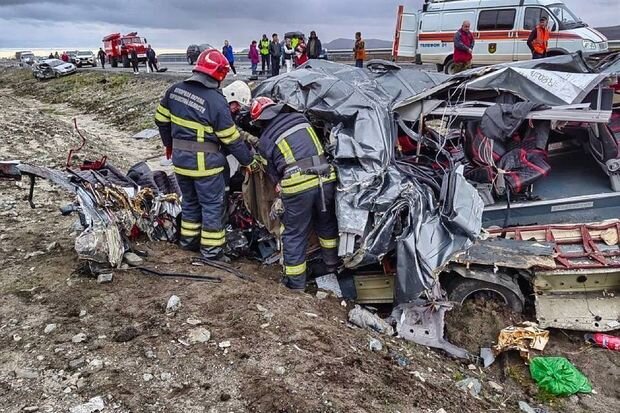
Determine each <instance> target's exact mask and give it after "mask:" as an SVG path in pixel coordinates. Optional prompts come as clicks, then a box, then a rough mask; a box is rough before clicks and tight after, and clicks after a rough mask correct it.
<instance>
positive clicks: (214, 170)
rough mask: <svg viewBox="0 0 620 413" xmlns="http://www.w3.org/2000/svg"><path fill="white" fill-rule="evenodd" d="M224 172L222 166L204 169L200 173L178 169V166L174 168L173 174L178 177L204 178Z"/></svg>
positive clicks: (194, 170)
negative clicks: (176, 174)
mask: <svg viewBox="0 0 620 413" xmlns="http://www.w3.org/2000/svg"><path fill="white" fill-rule="evenodd" d="M223 170H224V167H223V166H220V167H218V168H211V169H205V170H202V171H197V170H196V169H185V168H179V167H178V166H175V167H174V172H176V173H178V174H179V175H183V176H189V177H190V178H204V177H206V176H213V175H217V174H219V173H221V172H222V171H223Z"/></svg>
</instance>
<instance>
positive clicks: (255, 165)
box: [246, 158, 261, 174]
mask: <svg viewBox="0 0 620 413" xmlns="http://www.w3.org/2000/svg"><path fill="white" fill-rule="evenodd" d="M246 169H247V171H248V172H249V173H250V174H253V173H256V172H258V171H260V169H261V166H260V163H259V162H258V160H257V159H256V158H254V160H253V161H252V163H250V164H249V165H248V166H246Z"/></svg>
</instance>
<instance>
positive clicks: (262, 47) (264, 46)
mask: <svg viewBox="0 0 620 413" xmlns="http://www.w3.org/2000/svg"><path fill="white" fill-rule="evenodd" d="M270 44H271V42H270V41H269V39H268V38H267V35H266V34H263V38H262V39H260V42H259V44H258V51H259V52H260V61H261V71H260V73H261V75H264V74H265V73H267V72H269V71H270V70H271V56H269V45H270ZM265 64H266V65H267V72H265Z"/></svg>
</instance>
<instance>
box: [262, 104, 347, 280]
mask: <svg viewBox="0 0 620 413" xmlns="http://www.w3.org/2000/svg"><path fill="white" fill-rule="evenodd" d="M283 109H284V105H282V104H276V103H275V102H274V101H273V100H271V99H269V98H266V97H258V98H256V99H254V101H253V102H252V106H251V109H250V116H251V118H252V120H253V121H254V122H255V124H256V126H259V127H260V128H261V129H262V133H261V136H260V139H259V143H258V152H259V154H260V155H261V156H262V157H263V158H264V159H265V160H266V161H267V165H266V169H267V173H268V175H269V176H270V178H271V180H272V181H273V182H274V184H277V185H278V186H279V189H280V194H281V196H282V202H283V204H284V216H283V218H282V223H283V225H284V230H283V232H282V248H283V255H284V275H285V276H284V278H283V282H284V284H285V285H286V286H287V287H288V288H290V289H293V290H303V289H304V288H305V286H306V250H307V247H308V238H309V235H310V231H311V229H312V228H313V227H314V230H315V231H316V233H317V235H318V237H319V243H320V245H321V250H322V253H323V260H324V262H325V265H326V268H327V271H328V272H332V271H335V270H336V269H337V268H338V264H339V260H338V222H337V220H336V207H335V195H336V194H335V192H336V184H335V182H336V172H335V170H334V169H333V167H332V166H331V165H330V164H329V163H328V162H327V160H326V159H325V155H324V151H323V146H322V144H321V142H320V140H319V138H318V136H317V134H316V132H315V131H314V129H313V128H312V126H311V125H310V123H309V122H308V119H307V118H306V117H305V116H304V115H302V114H301V113H296V112H295V113H285V112H283Z"/></svg>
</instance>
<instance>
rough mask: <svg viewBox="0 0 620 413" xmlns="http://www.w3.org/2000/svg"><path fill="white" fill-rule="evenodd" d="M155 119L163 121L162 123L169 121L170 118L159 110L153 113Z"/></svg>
mask: <svg viewBox="0 0 620 413" xmlns="http://www.w3.org/2000/svg"><path fill="white" fill-rule="evenodd" d="M155 120H157V121H160V122H163V123H170V118H167V117H165V116H164V115H162V114H161V113H159V112H157V113H155Z"/></svg>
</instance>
